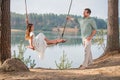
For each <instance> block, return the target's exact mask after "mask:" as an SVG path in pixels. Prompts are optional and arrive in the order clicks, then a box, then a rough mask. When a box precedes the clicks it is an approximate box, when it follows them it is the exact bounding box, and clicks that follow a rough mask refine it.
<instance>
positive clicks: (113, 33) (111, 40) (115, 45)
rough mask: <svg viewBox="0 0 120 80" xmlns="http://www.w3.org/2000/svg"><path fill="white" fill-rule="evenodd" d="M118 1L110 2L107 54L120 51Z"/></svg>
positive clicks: (111, 0)
mask: <svg viewBox="0 0 120 80" xmlns="http://www.w3.org/2000/svg"><path fill="white" fill-rule="evenodd" d="M118 21H119V20H118V0H108V28H107V47H106V51H105V53H108V52H113V51H118V50H119V24H118V23H119V22H118Z"/></svg>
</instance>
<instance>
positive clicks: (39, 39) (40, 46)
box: [30, 32, 47, 58]
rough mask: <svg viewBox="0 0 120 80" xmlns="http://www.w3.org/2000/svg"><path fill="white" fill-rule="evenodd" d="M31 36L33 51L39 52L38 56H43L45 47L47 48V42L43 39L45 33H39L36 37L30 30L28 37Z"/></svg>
mask: <svg viewBox="0 0 120 80" xmlns="http://www.w3.org/2000/svg"><path fill="white" fill-rule="evenodd" d="M31 36H33V46H34V48H35V51H37V52H38V53H39V57H40V58H43V57H44V52H45V49H46V48H47V43H46V41H45V35H44V34H43V33H39V34H38V35H37V36H36V37H35V34H34V33H33V32H30V37H31Z"/></svg>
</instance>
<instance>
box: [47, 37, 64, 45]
mask: <svg viewBox="0 0 120 80" xmlns="http://www.w3.org/2000/svg"><path fill="white" fill-rule="evenodd" d="M45 41H46V42H47V44H48V45H50V44H57V43H61V42H65V41H66V40H64V39H54V40H48V39H47V38H45Z"/></svg>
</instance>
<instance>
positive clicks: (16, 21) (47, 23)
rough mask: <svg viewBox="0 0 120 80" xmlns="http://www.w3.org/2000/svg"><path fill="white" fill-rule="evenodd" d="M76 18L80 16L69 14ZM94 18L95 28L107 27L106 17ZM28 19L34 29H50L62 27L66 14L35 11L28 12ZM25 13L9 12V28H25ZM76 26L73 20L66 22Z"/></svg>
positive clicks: (70, 25) (68, 25)
mask: <svg viewBox="0 0 120 80" xmlns="http://www.w3.org/2000/svg"><path fill="white" fill-rule="evenodd" d="M70 16H72V17H74V18H75V19H77V18H82V17H81V16H77V15H70ZM93 19H95V21H96V24H97V28H98V29H106V28H107V19H106V20H104V19H101V18H98V17H93ZM29 20H30V22H31V23H33V24H34V26H35V30H45V31H50V30H52V29H53V28H56V27H63V26H64V24H65V21H66V14H60V15H57V14H53V13H49V14H36V13H30V14H29ZM25 26H26V25H25V14H18V13H14V12H11V28H12V29H21V30H24V29H25ZM75 26H77V24H76V23H75V22H68V24H67V27H69V28H74V27H75Z"/></svg>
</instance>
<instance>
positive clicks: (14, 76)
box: [0, 54, 120, 80]
mask: <svg viewBox="0 0 120 80" xmlns="http://www.w3.org/2000/svg"><path fill="white" fill-rule="evenodd" d="M25 79H26V80H120V54H116V55H110V56H107V57H105V58H104V59H100V60H96V61H94V63H93V64H92V65H90V67H89V68H88V69H86V70H80V69H79V68H78V69H70V70H50V69H30V72H0V80H25Z"/></svg>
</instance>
